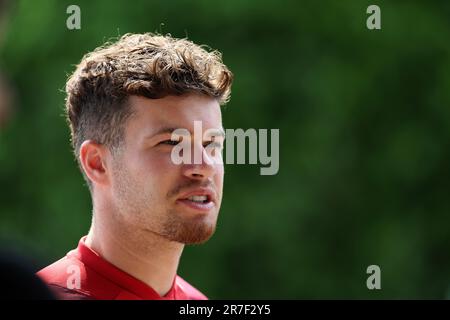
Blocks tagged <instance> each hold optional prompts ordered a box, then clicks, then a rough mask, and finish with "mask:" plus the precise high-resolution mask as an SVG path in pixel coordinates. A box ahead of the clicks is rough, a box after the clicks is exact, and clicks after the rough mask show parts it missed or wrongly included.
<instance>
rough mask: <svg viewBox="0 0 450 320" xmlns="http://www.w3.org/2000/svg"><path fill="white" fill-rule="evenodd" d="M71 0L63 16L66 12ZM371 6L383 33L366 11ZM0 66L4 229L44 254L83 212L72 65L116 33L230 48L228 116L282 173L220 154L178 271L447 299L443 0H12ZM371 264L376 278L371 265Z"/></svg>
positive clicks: (449, 241) (64, 239) (279, 293)
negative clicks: (7, 91)
mask: <svg viewBox="0 0 450 320" xmlns="http://www.w3.org/2000/svg"><path fill="white" fill-rule="evenodd" d="M71 4H77V5H79V6H80V8H81V30H73V31H72V30H68V29H67V28H66V19H67V18H68V16H69V15H68V14H67V13H66V8H67V7H68V6H69V5H71ZM371 4H377V5H379V6H380V8H381V23H382V29H381V30H368V29H367V28H366V19H367V17H368V16H369V15H368V14H367V13H366V9H367V7H368V6H369V5H371ZM10 9H11V10H10V14H9V19H8V20H9V21H8V22H9V23H8V27H7V30H6V33H5V34H4V39H3V43H2V49H1V53H0V58H1V59H0V61H1V62H0V70H1V72H2V73H3V75H4V76H5V77H6V78H7V79H8V82H9V84H10V86H11V87H13V88H14V91H15V99H14V106H15V112H14V113H13V114H12V116H11V117H10V119H9V122H8V123H7V124H6V125H4V127H3V128H2V131H1V133H0V179H1V180H0V182H1V184H0V186H1V187H0V188H1V189H0V212H1V217H0V235H1V237H2V239H4V240H3V244H4V245H5V242H6V243H10V244H11V243H14V246H16V247H18V248H20V250H23V251H24V252H27V254H29V255H31V256H33V257H34V258H35V259H36V261H38V266H44V265H46V264H47V263H49V262H52V261H53V260H55V259H57V258H60V257H61V256H63V255H64V254H65V253H66V252H67V251H68V250H69V249H72V248H74V247H75V246H76V244H77V242H78V240H79V238H80V237H81V236H82V235H84V234H86V233H87V231H88V228H89V225H90V218H91V203H90V196H89V192H88V189H87V187H86V185H85V184H84V182H83V179H82V176H81V174H80V173H79V171H78V168H77V165H76V163H75V160H74V159H73V156H72V153H71V149H70V145H69V130H68V128H67V126H66V123H65V121H64V117H63V107H64V93H63V89H64V85H65V80H66V78H67V75H68V74H69V73H71V72H72V71H73V69H74V67H73V65H74V64H76V63H78V62H79V60H80V59H81V57H82V55H83V54H85V53H86V52H88V51H91V50H93V49H94V48H95V47H97V46H98V45H100V44H102V43H103V42H104V41H106V40H109V39H110V38H111V37H117V36H118V35H122V34H124V33H127V32H138V33H139V32H148V31H153V32H154V31H158V32H162V33H171V34H172V35H173V36H175V37H185V36H188V37H189V39H191V40H193V41H194V42H196V43H199V44H208V45H209V46H211V47H212V48H214V49H218V50H220V51H221V52H222V53H223V58H224V61H225V63H226V64H227V65H228V66H229V68H230V69H231V70H232V71H233V73H234V74H235V82H234V85H233V93H232V100H231V102H230V103H229V104H228V105H227V107H226V108H225V109H224V112H223V116H224V127H225V128H243V129H247V128H255V129H259V128H268V129H271V128H278V129H280V170H279V172H278V174H277V175H275V176H261V175H259V170H260V165H227V166H226V174H225V189H224V200H223V205H222V210H221V213H220V217H219V223H218V229H217V231H216V234H215V236H214V237H213V238H212V239H211V240H210V241H209V242H208V243H207V244H205V245H201V246H195V247H187V248H186V249H185V252H184V255H183V258H182V260H181V265H180V268H179V274H180V275H181V276H182V277H184V278H185V279H186V280H188V281H189V282H191V283H192V284H194V285H195V286H196V287H198V288H199V289H200V290H201V291H203V292H204V293H205V294H206V295H208V296H209V297H210V298H213V299H217V298H236V299H240V298H276V299H278V298H287V299H304V298H312V299H316V298H369V299H372V298H373V299H378V298H437V299H442V298H449V297H450V252H449V249H450V215H449V213H450V200H449V195H450V184H449V178H450V172H449V163H450V154H449V146H450V54H449V53H450V2H449V1H395V3H394V1H364V0H360V1H336V0H322V1H313V0H310V1H275V0H273V1H240V0H232V1H231V0H229V1H221V2H213V1H206V0H204V1H155V0H146V1H106V0H101V1H72V0H71V1H66V0H63V1H61V0H40V1H26V0H23V1H13V3H12V6H11V8H10ZM372 264H376V265H379V266H380V268H381V286H382V289H381V290H368V289H367V287H366V279H367V277H368V275H367V274H366V268H367V266H369V265H372Z"/></svg>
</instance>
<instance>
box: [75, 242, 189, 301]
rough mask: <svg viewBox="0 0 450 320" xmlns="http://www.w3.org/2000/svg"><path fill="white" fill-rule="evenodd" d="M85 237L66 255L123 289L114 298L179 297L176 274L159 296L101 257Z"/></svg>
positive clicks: (169, 298)
mask: <svg viewBox="0 0 450 320" xmlns="http://www.w3.org/2000/svg"><path fill="white" fill-rule="evenodd" d="M85 240H86V237H83V238H81V239H80V242H79V243H78V247H77V249H76V250H72V251H71V252H69V253H68V257H70V256H74V257H76V258H77V259H78V260H79V261H81V262H82V263H83V264H84V265H85V267H87V268H89V269H91V270H93V271H95V272H96V273H97V274H99V275H101V276H102V277H104V278H106V279H107V280H108V281H110V282H113V283H114V284H116V285H117V286H118V287H120V288H121V289H123V291H121V292H120V293H119V295H118V296H117V298H116V299H127V298H129V299H136V298H138V299H144V300H147V299H150V300H153V299H164V300H166V299H167V300H173V299H179V298H180V297H177V296H178V295H177V293H178V290H177V287H178V286H177V281H176V280H177V276H176V277H175V279H174V280H173V284H172V288H171V289H170V290H169V292H168V293H167V294H166V295H165V296H164V297H161V296H160V295H159V294H158V293H157V292H156V291H155V290H154V289H153V288H151V287H150V286H148V285H147V284H145V283H144V282H142V281H140V280H138V279H136V278H134V277H133V276H131V275H129V274H128V273H126V272H124V271H122V270H120V269H119V268H117V267H116V266H114V265H113V264H111V263H109V262H108V261H106V260H105V259H103V258H102V257H101V256H100V255H99V254H98V253H97V252H95V251H94V250H92V249H91V248H89V247H88V246H87V245H86V244H85ZM181 298H182V297H181Z"/></svg>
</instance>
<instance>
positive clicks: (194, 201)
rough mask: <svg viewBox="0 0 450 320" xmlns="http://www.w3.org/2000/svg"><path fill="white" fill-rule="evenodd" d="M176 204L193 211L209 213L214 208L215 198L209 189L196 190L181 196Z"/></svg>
mask: <svg viewBox="0 0 450 320" xmlns="http://www.w3.org/2000/svg"><path fill="white" fill-rule="evenodd" d="M177 203H180V204H182V205H184V206H186V207H188V208H189V209H193V210H195V211H200V212H209V211H210V210H211V209H213V208H214V207H215V196H214V192H213V191H211V190H209V189H197V190H194V191H191V192H189V193H187V194H185V195H183V196H181V198H179V199H178V200H177Z"/></svg>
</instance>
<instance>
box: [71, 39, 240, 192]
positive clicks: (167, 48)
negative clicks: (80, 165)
mask: <svg viewBox="0 0 450 320" xmlns="http://www.w3.org/2000/svg"><path fill="white" fill-rule="evenodd" d="M232 80H233V74H232V73H231V72H230V70H228V68H227V67H226V66H225V65H224V64H223V62H222V58H221V54H220V53H219V52H217V51H211V50H209V49H207V48H205V46H199V45H196V44H194V43H193V42H191V41H189V40H187V39H176V38H173V37H172V36H170V35H159V34H152V33H145V34H125V35H123V36H122V37H121V38H120V39H119V40H118V41H117V42H113V43H106V44H104V45H103V46H101V47H99V48H97V49H95V50H94V51H93V52H90V53H88V54H86V55H85V56H84V57H83V59H82V60H81V62H80V63H79V64H78V66H77V68H76V70H75V71H74V73H73V74H72V75H71V76H70V78H69V79H68V81H67V84H66V93H67V98H66V115H67V119H68V122H69V126H70V130H71V137H72V139H71V142H72V146H73V148H74V152H75V156H76V158H77V160H78V161H79V150H80V146H81V144H82V143H83V141H85V140H88V139H89V140H93V141H95V142H97V143H101V144H104V145H106V146H108V147H109V148H110V149H111V150H113V149H114V148H115V147H118V146H119V145H120V143H121V142H122V141H123V132H124V127H125V122H126V120H127V119H128V117H129V116H130V115H131V114H132V108H131V106H130V105H129V103H127V102H128V97H129V96H132V95H137V96H143V97H147V98H150V99H157V98H162V97H164V96H168V95H183V94H186V93H201V94H206V95H207V96H210V97H213V98H215V99H217V101H218V102H219V103H220V104H221V105H223V104H225V103H226V102H228V100H229V98H230V92H231V83H232ZM82 171H83V170H82ZM88 183H89V181H88Z"/></svg>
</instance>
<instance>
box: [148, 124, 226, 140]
mask: <svg viewBox="0 0 450 320" xmlns="http://www.w3.org/2000/svg"><path fill="white" fill-rule="evenodd" d="M178 129H185V130H187V129H186V128H182V127H178V128H176V127H162V128H160V129H158V130H157V131H156V132H153V133H151V134H149V135H147V138H151V137H155V136H158V135H161V134H172V133H173V132H174V131H175V130H178ZM188 131H189V130H188ZM206 132H208V136H210V137H212V136H215V137H223V138H225V130H224V129H223V128H220V129H214V128H211V129H207V130H206ZM190 134H192V132H190Z"/></svg>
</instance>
